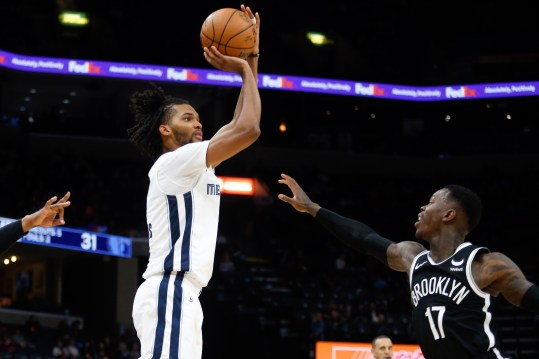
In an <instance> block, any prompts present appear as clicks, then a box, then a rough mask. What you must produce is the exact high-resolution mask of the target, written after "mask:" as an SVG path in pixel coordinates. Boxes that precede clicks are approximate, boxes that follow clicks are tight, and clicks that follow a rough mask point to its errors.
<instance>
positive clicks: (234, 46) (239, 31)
mask: <svg viewBox="0 0 539 359" xmlns="http://www.w3.org/2000/svg"><path fill="white" fill-rule="evenodd" d="M255 35H256V32H255V24H254V23H253V21H252V20H251V19H250V18H249V15H247V14H246V13H244V12H243V11H241V10H237V9H231V8H223V9H219V10H216V11H214V12H212V13H211V14H210V15H209V16H208V17H207V18H206V20H205V21H204V23H203V24H202V28H201V29H200V42H201V44H202V47H208V48H209V47H211V46H215V47H216V48H217V49H218V50H219V51H220V52H221V53H222V54H224V55H228V56H236V57H242V58H245V57H247V56H249V54H251V53H252V52H253V48H254V47H255V42H256V36H255Z"/></svg>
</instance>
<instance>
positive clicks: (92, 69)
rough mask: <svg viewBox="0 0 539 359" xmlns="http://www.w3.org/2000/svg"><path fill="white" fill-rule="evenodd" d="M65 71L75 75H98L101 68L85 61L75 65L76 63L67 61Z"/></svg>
mask: <svg viewBox="0 0 539 359" xmlns="http://www.w3.org/2000/svg"><path fill="white" fill-rule="evenodd" d="M67 71H69V72H74V73H76V74H99V73H101V68H100V67H99V66H97V65H94V64H93V63H91V62H90V61H85V62H83V63H81V64H79V63H77V61H69V62H68V65H67Z"/></svg>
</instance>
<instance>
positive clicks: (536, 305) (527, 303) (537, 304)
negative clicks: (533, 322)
mask: <svg viewBox="0 0 539 359" xmlns="http://www.w3.org/2000/svg"><path fill="white" fill-rule="evenodd" d="M520 308H522V309H526V310H528V311H530V312H533V313H535V314H539V286H537V285H535V284H534V285H532V286H531V287H530V288H528V290H527V291H526V293H524V297H522V301H521V302H520Z"/></svg>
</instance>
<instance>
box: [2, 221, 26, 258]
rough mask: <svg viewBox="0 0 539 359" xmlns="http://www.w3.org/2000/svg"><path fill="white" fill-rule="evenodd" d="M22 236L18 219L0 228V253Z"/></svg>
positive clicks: (20, 222)
mask: <svg viewBox="0 0 539 359" xmlns="http://www.w3.org/2000/svg"><path fill="white" fill-rule="evenodd" d="M23 235H24V232H23V231H22V221H21V220H20V219H19V220H18V221H14V222H11V223H9V224H7V225H5V226H3V227H2V228H0V253H4V251H5V250H7V249H8V248H9V247H11V245H12V244H14V243H15V242H17V240H18V239H19V238H21V237H22V236H23Z"/></svg>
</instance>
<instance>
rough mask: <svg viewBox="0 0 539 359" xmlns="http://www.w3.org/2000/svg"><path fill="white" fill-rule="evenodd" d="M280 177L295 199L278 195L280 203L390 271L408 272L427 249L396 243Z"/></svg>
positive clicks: (413, 243) (284, 176) (412, 244)
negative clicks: (326, 206) (313, 198)
mask: <svg viewBox="0 0 539 359" xmlns="http://www.w3.org/2000/svg"><path fill="white" fill-rule="evenodd" d="M281 177H282V178H281V179H279V183H281V184H285V185H287V186H288V188H290V190H291V191H292V195H293V196H292V197H290V196H287V195H284V194H279V195H278V198H279V199H280V200H281V201H283V202H286V203H288V204H290V205H291V206H292V207H294V209H295V210H296V211H299V212H306V213H309V214H310V215H311V216H313V217H314V218H315V219H316V220H317V221H318V222H319V223H320V224H321V225H322V226H324V227H325V228H326V229H327V230H328V231H329V232H330V233H331V234H333V235H334V236H335V237H337V238H338V239H339V240H341V241H342V242H343V243H345V244H346V245H348V246H350V247H351V248H353V249H355V250H357V251H358V252H361V253H366V254H369V255H371V256H373V257H374V258H376V259H378V260H379V261H380V262H382V263H383V264H385V265H386V266H388V267H390V268H391V269H393V270H396V271H399V272H408V270H409V268H410V266H411V264H412V261H413V258H414V257H415V255H417V254H418V253H420V252H421V251H423V250H424V249H425V248H424V247H423V246H421V245H420V244H419V243H416V242H401V243H395V242H393V241H391V240H389V239H387V238H384V237H382V236H380V235H379V234H378V233H376V232H375V231H374V230H372V228H370V227H369V226H367V225H366V224H364V223H362V222H360V221H357V220H354V219H351V218H347V217H344V216H341V215H340V214H338V213H335V212H333V211H330V210H328V209H326V208H322V207H321V206H320V205H319V204H317V203H315V202H313V201H312V200H311V199H310V198H309V196H307V194H306V193H305V191H304V190H303V189H302V188H301V187H300V185H299V184H298V183H297V182H296V180H295V179H293V178H292V177H290V176H288V175H286V174H284V173H283V174H281Z"/></svg>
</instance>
